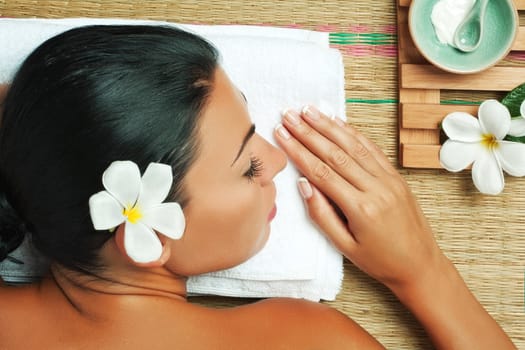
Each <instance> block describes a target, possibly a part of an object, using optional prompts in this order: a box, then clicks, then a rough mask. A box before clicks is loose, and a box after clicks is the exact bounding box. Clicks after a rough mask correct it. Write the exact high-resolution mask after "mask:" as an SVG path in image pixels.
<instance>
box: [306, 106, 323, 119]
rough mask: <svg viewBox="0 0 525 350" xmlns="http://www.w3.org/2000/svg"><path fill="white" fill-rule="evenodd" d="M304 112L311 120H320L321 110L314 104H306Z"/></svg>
mask: <svg viewBox="0 0 525 350" xmlns="http://www.w3.org/2000/svg"><path fill="white" fill-rule="evenodd" d="M302 112H303V114H304V115H305V116H307V117H308V118H310V119H311V120H318V119H319V118H320V117H321V115H320V113H319V110H318V109H317V108H315V107H313V106H305V107H304V108H303V110H302Z"/></svg>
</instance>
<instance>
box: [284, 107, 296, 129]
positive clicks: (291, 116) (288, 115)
mask: <svg viewBox="0 0 525 350" xmlns="http://www.w3.org/2000/svg"><path fill="white" fill-rule="evenodd" d="M282 116H283V118H284V119H286V120H287V121H288V122H289V123H291V124H293V125H299V123H300V122H301V121H300V119H299V113H297V112H296V111H294V110H293V109H287V110H285V111H284V112H283V113H282Z"/></svg>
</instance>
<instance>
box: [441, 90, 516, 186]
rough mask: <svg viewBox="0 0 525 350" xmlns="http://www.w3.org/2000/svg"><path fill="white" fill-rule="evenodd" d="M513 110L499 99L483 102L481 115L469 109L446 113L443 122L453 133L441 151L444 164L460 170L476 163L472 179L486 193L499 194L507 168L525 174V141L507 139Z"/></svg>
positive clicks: (446, 166) (444, 126) (512, 171)
mask: <svg viewBox="0 0 525 350" xmlns="http://www.w3.org/2000/svg"><path fill="white" fill-rule="evenodd" d="M510 119H511V118H510V112H509V110H508V109H507V107H505V106H504V105H502V104H501V103H500V102H498V101H496V100H487V101H485V102H483V103H482V104H481V105H480V106H479V111H478V119H476V117H474V116H472V115H470V114H468V113H465V112H454V113H451V114H449V115H447V116H446V117H445V119H444V120H443V123H442V126H443V130H444V131H445V133H446V134H447V136H448V137H449V140H447V141H446V142H445V143H444V144H443V146H442V147H441V151H440V154H439V157H440V161H441V165H442V166H443V167H444V168H445V169H447V170H448V171H452V172H457V171H461V170H463V169H465V168H467V167H468V166H469V165H470V164H472V163H474V164H473V166H472V180H473V181H474V185H475V186H476V188H477V189H478V190H479V191H480V192H482V193H485V194H493V195H495V194H499V193H501V191H503V188H504V187H505V180H504V177H503V171H502V169H503V170H505V171H506V172H507V173H508V174H510V175H512V176H524V175H525V144H522V143H517V142H510V141H504V140H503V138H504V137H505V136H506V135H507V133H508V132H509V128H510Z"/></svg>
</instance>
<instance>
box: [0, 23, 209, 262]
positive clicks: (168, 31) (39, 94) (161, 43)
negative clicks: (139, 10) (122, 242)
mask: <svg viewBox="0 0 525 350" xmlns="http://www.w3.org/2000/svg"><path fill="white" fill-rule="evenodd" d="M217 59H218V54H217V51H216V49H215V48H213V46H212V45H210V44H209V43H208V42H206V41H205V40H204V39H202V38H200V37H198V36H196V35H193V34H191V33H187V32H185V31H182V30H179V29H175V28H171V27H155V26H89V27H81V28H76V29H73V30H70V31H67V32H65V33H62V34H60V35H58V36H56V37H54V38H51V39H50V40H48V41H46V42H45V43H43V44H42V45H41V46H40V47H38V48H37V49H36V50H35V51H34V52H33V53H32V54H31V55H30V56H29V57H28V58H27V59H26V60H25V62H24V63H23V65H22V66H21V68H20V70H19V71H18V73H17V75H16V77H15V79H14V81H13V83H12V85H11V87H10V88H9V91H8V94H7V97H6V100H5V109H4V112H3V117H2V121H1V127H0V192H2V191H3V192H4V194H5V198H4V197H3V196H2V195H0V210H1V211H0V241H2V242H9V245H7V244H4V246H6V249H5V250H6V254H7V253H8V252H9V251H11V250H12V249H14V247H16V246H17V245H18V244H19V243H20V241H21V239H22V238H23V234H24V232H25V231H29V232H30V233H31V234H32V236H33V237H32V238H33V242H34V244H35V246H36V247H37V248H38V249H39V250H40V251H41V252H42V253H43V254H44V255H46V256H47V257H49V258H50V259H52V260H54V261H57V262H58V263H60V264H62V265H64V266H66V267H69V268H71V269H76V270H80V271H84V272H89V271H92V270H93V269H97V268H100V267H101V265H100V262H99V261H98V260H99V259H98V254H97V253H98V250H99V249H100V247H101V246H102V245H103V244H104V243H105V242H106V241H107V240H108V239H109V238H110V234H109V233H108V232H107V231H95V230H94V228H93V224H92V222H91V218H90V216H89V208H88V200H89V197H90V196H91V195H92V194H94V193H96V192H98V191H101V190H103V188H102V173H103V172H104V170H105V169H106V168H107V167H108V166H109V164H110V163H111V162H113V161H115V160H132V161H134V162H135V163H137V164H138V166H139V168H140V169H141V172H143V171H144V170H145V168H146V167H147V165H148V164H149V163H150V162H162V163H167V164H171V165H172V168H173V177H174V184H173V187H172V193H171V194H170V198H171V200H174V201H178V202H179V203H181V205H183V206H184V203H185V202H186V200H187V198H186V196H185V195H184V191H183V188H182V181H183V179H184V176H185V174H186V172H187V170H188V168H189V166H190V165H191V164H192V161H193V160H194V159H195V157H196V152H197V146H198V145H197V137H196V135H197V126H198V120H199V118H198V117H199V115H200V114H201V112H202V110H203V108H204V106H205V104H206V102H207V100H208V97H209V94H210V93H211V89H212V83H213V77H214V72H215V69H216V67H217ZM6 198H7V200H5V199H6ZM22 223H24V224H22ZM21 237H22V238H21ZM0 253H1V252H0ZM4 255H5V254H4ZM0 258H2V256H0ZM4 258H5V256H4Z"/></svg>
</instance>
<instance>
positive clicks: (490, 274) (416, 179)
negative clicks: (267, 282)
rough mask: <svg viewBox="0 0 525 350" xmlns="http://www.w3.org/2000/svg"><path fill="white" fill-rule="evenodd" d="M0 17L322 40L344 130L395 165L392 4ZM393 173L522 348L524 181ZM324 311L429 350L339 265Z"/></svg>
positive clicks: (139, 4) (158, 5)
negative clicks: (333, 70)
mask: <svg viewBox="0 0 525 350" xmlns="http://www.w3.org/2000/svg"><path fill="white" fill-rule="evenodd" d="M0 16H4V17H46V18H58V17H80V16H85V17H126V18H145V19H157V20H169V21H174V22H181V23H201V24H259V25H275V26H282V27H298V28H305V29H314V30H321V31H328V32H330V33H331V35H330V38H331V43H332V46H333V47H337V48H338V49H340V50H341V51H342V53H343V55H344V62H345V66H346V98H347V113H348V117H349V121H350V122H351V123H353V124H354V125H356V126H357V127H358V128H360V129H361V130H362V131H363V132H364V133H365V134H366V135H367V136H368V137H370V138H371V139H373V140H374V141H375V142H377V143H378V144H379V145H380V146H381V147H382V148H383V149H384V150H385V152H386V153H387V155H388V156H389V157H390V159H391V160H392V162H393V163H395V162H397V161H396V159H397V154H396V152H397V151H396V150H397V140H396V133H397V99H398V93H397V86H398V84H397V63H396V57H397V37H396V4H395V0H379V1H368V0H352V1H348V0H339V1H338V0H325V1H321V0H318V1H308V0H304V1H298V0H287V1H256V2H255V1H254V2H251V1H244V0H219V1H210V0H208V1H204V0H202V1H193V0H183V1H136V0H135V1H124V0H116V1H111V0H108V1H104V0H85V1H73V0H71V1H58V0H56V1H38V0H32V1H31V0H0ZM522 17H523V16H522ZM523 23H524V22H523V18H522V24H523ZM506 64H509V65H525V55H523V54H520V53H518V54H516V55H514V56H513V57H509V58H508V59H507V60H506ZM523 81H524V82H525V77H523ZM487 97H501V96H497V95H496V96H494V94H490V93H482V94H476V93H473V94H465V93H463V92H454V91H450V92H447V93H446V94H445V95H443V96H442V99H445V100H456V99H459V100H463V101H465V100H466V101H472V102H479V101H480V100H482V99H484V98H487ZM400 171H401V172H402V174H403V175H404V176H405V178H406V179H407V181H408V182H409V184H410V186H411V188H412V189H413V191H414V192H415V194H416V196H417V197H418V199H419V200H420V203H421V205H422V207H423V209H424V211H425V213H426V214H427V216H428V217H429V219H430V221H431V223H432V226H433V228H434V232H435V235H436V237H437V240H438V242H439V244H440V246H441V247H442V248H443V250H444V251H445V253H446V254H447V255H448V257H449V258H450V259H451V260H452V261H454V262H455V263H456V265H457V267H458V269H459V270H460V272H461V273H462V275H463V277H464V278H465V280H466V281H467V283H468V285H469V286H470V287H471V289H472V291H473V292H474V294H475V295H476V296H477V297H478V298H479V300H480V301H481V303H482V304H483V305H484V306H485V307H486V308H487V310H488V311H489V312H490V313H491V314H492V315H493V316H494V317H495V318H496V320H497V321H498V322H499V323H500V324H501V325H502V326H503V328H504V329H505V330H506V331H507V332H508V333H509V335H510V336H511V337H512V338H513V340H514V341H515V343H516V345H517V346H518V348H525V306H524V299H525V297H524V277H525V221H524V219H523V213H524V210H525V179H516V178H510V177H508V178H507V185H506V188H505V192H504V193H503V194H502V195H500V196H497V197H487V196H483V195H480V194H478V193H477V192H476V190H475V188H474V186H473V185H472V181H471V179H470V173H469V172H464V173H460V174H450V173H447V172H445V171H443V170H406V169H400ZM197 302H202V303H206V304H209V305H215V306H225V305H238V304H240V303H243V302H245V301H244V300H238V299H225V298H205V299H199V300H197ZM331 304H332V305H333V306H334V307H336V308H338V309H339V310H341V311H343V312H344V313H346V314H348V315H349V316H351V317H352V318H354V319H355V320H356V321H357V322H359V323H360V324H361V325H363V326H364V327H365V328H366V329H367V330H368V331H369V332H370V333H372V334H373V335H374V336H376V337H377V338H378V339H379V340H380V341H381V342H382V343H383V344H384V345H385V346H386V347H387V348H392V349H431V348H432V347H431V346H430V345H429V341H428V338H427V337H426V336H425V334H424V332H423V331H422V329H421V327H420V326H419V325H418V324H417V322H416V321H415V320H414V319H413V318H412V316H410V314H409V313H408V312H407V311H406V310H405V309H404V308H403V307H402V306H401V305H400V304H399V303H398V302H397V301H396V300H395V298H394V297H393V296H392V295H391V294H390V293H389V292H388V291H387V290H386V289H385V288H384V287H383V286H381V285H380V284H378V283H376V282H374V281H372V280H371V279H370V278H368V277H367V276H365V275H364V274H363V273H361V272H359V271H358V270H357V269H356V268H354V267H353V266H352V265H351V264H350V263H346V265H345V280H344V289H343V291H342V293H341V294H340V296H339V297H338V300H337V301H336V302H333V303H331Z"/></svg>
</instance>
